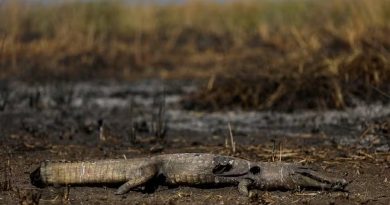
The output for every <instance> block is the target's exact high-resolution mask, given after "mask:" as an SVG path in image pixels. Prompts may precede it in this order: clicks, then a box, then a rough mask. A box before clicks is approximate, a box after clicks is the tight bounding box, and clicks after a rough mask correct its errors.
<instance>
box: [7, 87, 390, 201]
mask: <svg viewBox="0 0 390 205" xmlns="http://www.w3.org/2000/svg"><path fill="white" fill-rule="evenodd" d="M198 85H199V83H197V82H195V81H194V82H191V81H169V82H163V81H159V80H143V81H139V82H134V83H115V82H107V81H106V82H88V83H65V84H44V85H27V84H24V83H18V82H12V83H11V84H10V85H9V87H8V88H7V90H3V91H2V93H1V96H2V97H1V98H2V99H0V105H5V106H0V108H4V109H3V111H1V112H0V138H1V141H0V156H1V161H0V163H1V164H0V165H1V166H0V188H1V190H0V204H18V203H22V204H28V203H30V204H33V203H38V202H39V204H53V203H58V204H60V203H66V204H67V203H69V204H129V203H130V204H389V203H390V171H389V170H390V154H389V149H390V148H389V146H390V145H389V142H390V137H389V132H390V128H389V127H390V124H389V123H390V122H389V121H390V104H386V103H381V104H375V103H374V104H371V105H365V104H361V105H357V106H356V107H353V108H347V109H345V110H338V111H337V110H329V111H295V112H289V113H286V112H271V111H262V112H257V111H240V110H235V111H219V112H199V111H187V110H183V109H182V105H181V103H180V100H181V99H182V97H183V96H185V95H187V94H188V93H190V92H193V91H195V90H196V89H197V86H198ZM4 102H5V103H4ZM164 102H165V103H164ZM229 123H230V125H231V127H232V134H233V136H234V141H235V143H236V152H235V153H233V151H232V149H231V146H230V144H229V140H227V139H228V136H229V131H228V124H229ZM176 152H211V153H221V154H228V155H234V156H239V157H243V158H246V159H251V160H259V161H260V160H263V161H273V160H282V161H289V162H299V163H303V164H307V165H310V166H315V167H318V168H321V169H324V170H326V171H327V172H328V173H329V174H331V175H334V176H339V177H344V178H345V179H347V180H348V181H350V184H349V185H348V186H347V189H346V191H345V192H327V191H311V190H300V191H298V190H296V191H258V195H257V196H256V197H254V198H249V199H248V198H246V197H243V196H240V194H239V193H238V191H237V189H236V188H235V187H225V188H193V187H185V186H182V187H173V188H169V187H165V186H160V187H159V188H158V189H157V190H156V191H155V192H153V193H145V192H143V191H132V192H130V193H129V194H126V195H124V196H117V195H114V191H115V187H111V186H105V185H102V186H96V187H69V188H66V187H65V188H64V187H47V188H43V189H39V188H36V187H34V186H32V185H31V184H30V180H29V174H30V173H31V172H32V171H33V170H34V169H35V168H36V167H37V166H38V165H39V162H40V161H43V160H92V159H104V158H123V157H126V158H132V157H136V156H147V155H151V154H158V153H176Z"/></svg>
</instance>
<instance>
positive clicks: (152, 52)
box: [0, 0, 390, 109]
mask: <svg viewBox="0 0 390 205" xmlns="http://www.w3.org/2000/svg"><path fill="white" fill-rule="evenodd" d="M389 22H390V1H388V0H329V1H315V0H291V1H283V0H282V1H271V0H264V1H226V2H225V3H215V2H214V3H213V2H209V1H188V2H187V3H183V4H153V3H143V4H136V3H132V4H129V3H125V2H123V1H90V2H79V1H70V2H67V3H59V4H49V5H42V4H41V5H40V4H26V3H23V2H21V1H17V0H12V1H3V2H2V3H1V7H0V69H1V72H0V78H18V79H25V80H37V79H90V78H91V77H94V78H123V79H134V78H140V77H143V76H160V77H174V78H177V77H191V78H192V77H201V78H206V79H207V78H209V79H210V80H209V82H208V84H207V86H205V88H204V89H202V90H201V91H200V92H199V93H197V94H195V95H193V96H191V97H189V101H187V103H186V105H188V107H189V108H225V107H236V106H238V107H244V108H257V109H268V108H280V107H283V108H287V109H289V108H296V107H302V108H319V107H321V108H343V107H345V106H347V105H353V104H356V103H354V102H356V99H355V98H357V99H358V100H365V101H372V100H377V99H382V100H388V98H386V97H384V96H383V95H381V94H379V93H378V92H377V90H380V91H382V92H385V93H388V91H389V85H388V84H389V83H388V82H390V81H389V80H390V71H389V70H390V67H389V59H390V58H389V57H390V55H389V53H390V40H389V38H388V36H390V23H389ZM237 76H239V78H237ZM232 87H234V89H236V91H235V92H231V91H232ZM373 87H374V88H375V89H373ZM302 99H308V101H309V103H306V102H302V103H301V105H300V103H299V102H296V101H297V100H298V101H302ZM297 105H299V106H297Z"/></svg>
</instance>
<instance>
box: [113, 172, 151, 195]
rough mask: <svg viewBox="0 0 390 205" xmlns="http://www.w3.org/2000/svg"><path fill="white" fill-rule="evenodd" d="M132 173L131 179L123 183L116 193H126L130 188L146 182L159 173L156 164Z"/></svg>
mask: <svg viewBox="0 0 390 205" xmlns="http://www.w3.org/2000/svg"><path fill="white" fill-rule="evenodd" d="M130 174H131V176H129V180H128V181H127V182H126V183H124V184H122V185H121V186H120V187H119V188H118V189H117V191H116V192H115V194H125V193H127V192H129V191H130V189H132V188H135V187H137V186H140V185H142V184H145V183H146V182H148V181H149V180H150V179H152V178H153V177H155V176H156V175H157V168H156V167H155V166H145V167H142V168H140V169H138V170H137V171H135V172H130Z"/></svg>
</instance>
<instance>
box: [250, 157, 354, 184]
mask: <svg viewBox="0 0 390 205" xmlns="http://www.w3.org/2000/svg"><path fill="white" fill-rule="evenodd" d="M243 177H244V178H248V179H250V180H252V186H255V187H257V188H260V189H288V190H300V189H320V190H343V189H344V188H345V186H346V185H347V184H348V183H347V181H346V180H345V179H341V178H335V177H329V176H327V175H325V174H324V173H321V172H319V171H316V170H314V169H312V168H309V167H305V166H301V165H297V164H292V163H279V162H274V163H271V162H254V163H253V162H250V168H249V170H248V173H247V174H246V175H245V176H243Z"/></svg>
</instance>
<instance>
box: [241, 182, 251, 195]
mask: <svg viewBox="0 0 390 205" xmlns="http://www.w3.org/2000/svg"><path fill="white" fill-rule="evenodd" d="M252 185H253V180H251V179H242V180H241V181H240V182H239V183H238V191H239V192H240V193H241V194H242V195H245V196H250V195H251V194H250V191H249V190H248V187H249V186H252Z"/></svg>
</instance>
